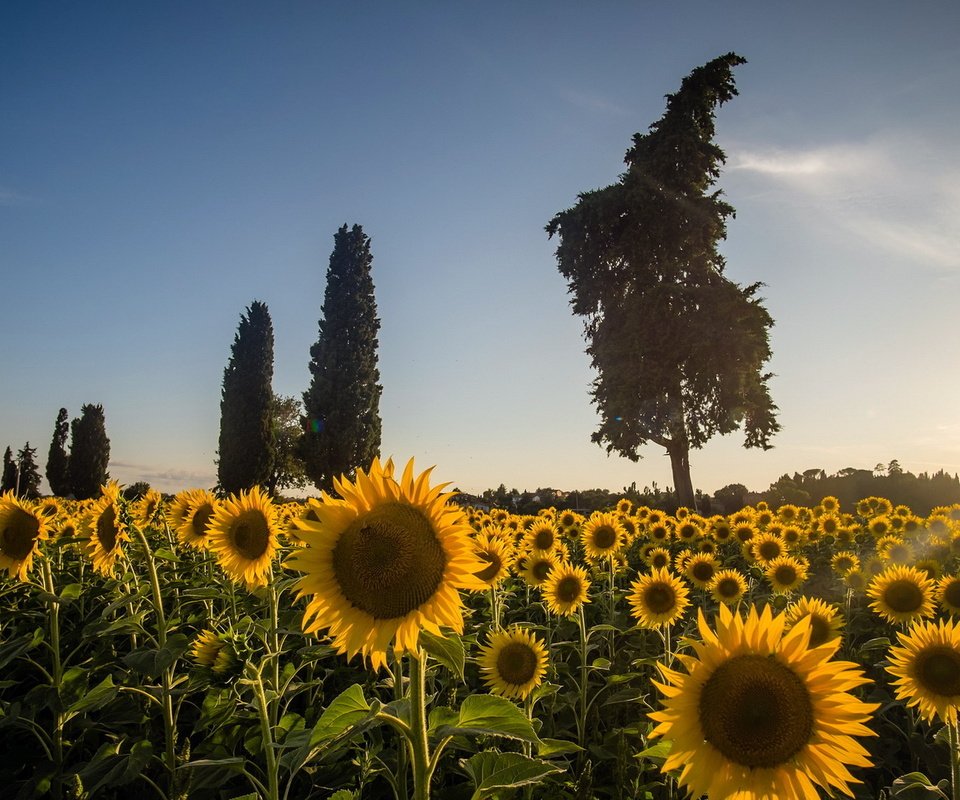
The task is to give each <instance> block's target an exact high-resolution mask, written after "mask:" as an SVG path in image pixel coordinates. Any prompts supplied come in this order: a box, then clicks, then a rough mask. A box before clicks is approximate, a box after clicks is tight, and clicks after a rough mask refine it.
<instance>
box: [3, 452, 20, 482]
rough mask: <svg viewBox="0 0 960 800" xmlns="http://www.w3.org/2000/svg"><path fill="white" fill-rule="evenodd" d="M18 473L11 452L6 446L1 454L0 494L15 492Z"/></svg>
mask: <svg viewBox="0 0 960 800" xmlns="http://www.w3.org/2000/svg"><path fill="white" fill-rule="evenodd" d="M18 472H19V470H18V469H17V462H16V461H14V460H13V451H12V450H11V449H10V448H9V446H8V447H7V449H6V450H5V451H4V453H3V477H2V478H0V493H3V492H13V491H15V490H16V488H17V474H18Z"/></svg>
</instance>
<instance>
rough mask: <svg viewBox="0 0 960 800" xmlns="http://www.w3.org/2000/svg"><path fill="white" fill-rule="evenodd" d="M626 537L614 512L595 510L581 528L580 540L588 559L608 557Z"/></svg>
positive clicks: (621, 544)
mask: <svg viewBox="0 0 960 800" xmlns="http://www.w3.org/2000/svg"><path fill="white" fill-rule="evenodd" d="M626 538H627V532H626V531H625V530H624V528H623V525H622V524H621V522H620V519H619V517H618V516H617V515H616V514H611V513H603V512H601V511H595V512H594V513H593V514H591V515H590V519H588V520H587V521H586V523H585V524H584V525H583V528H582V529H581V533H580V541H581V542H582V543H583V549H584V552H585V553H586V556H587V558H589V559H598V558H610V557H611V556H613V554H614V553H616V552H617V551H618V550H620V548H621V547H622V546H623V544H624V542H625V541H626Z"/></svg>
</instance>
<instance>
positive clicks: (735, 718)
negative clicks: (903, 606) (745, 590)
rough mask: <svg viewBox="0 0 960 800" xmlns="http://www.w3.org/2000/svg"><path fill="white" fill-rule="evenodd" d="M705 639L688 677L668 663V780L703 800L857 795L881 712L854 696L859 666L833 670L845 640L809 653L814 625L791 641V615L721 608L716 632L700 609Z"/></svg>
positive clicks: (659, 730) (661, 722)
mask: <svg viewBox="0 0 960 800" xmlns="http://www.w3.org/2000/svg"><path fill="white" fill-rule="evenodd" d="M698 613H699V629H700V635H701V639H702V641H699V642H693V648H694V655H688V656H683V657H682V658H681V661H682V663H683V666H684V667H685V668H686V673H685V674H684V673H681V672H675V671H674V670H672V669H669V668H668V667H666V666H663V665H660V672H661V674H662V675H663V678H664V682H663V683H658V682H655V685H656V686H657V688H659V689H660V691H661V692H662V693H663V694H664V695H665V699H664V700H663V708H662V710H660V711H657V712H654V713H653V714H651V715H650V716H651V718H652V719H653V720H654V721H655V722H657V723H658V724H657V727H656V728H655V729H654V730H653V732H652V734H651V735H652V736H663V737H664V738H666V739H667V740H669V741H670V753H669V755H668V756H667V759H666V761H665V762H664V764H663V770H664V772H667V771H670V770H674V769H678V768H679V769H680V775H679V779H678V780H679V782H680V784H681V785H684V786H685V787H686V788H687V789H688V790H689V792H690V794H691V795H692V796H694V797H700V796H703V795H707V796H709V797H717V798H719V797H731V798H733V797H735V798H743V800H747V799H748V798H759V797H776V798H779V800H807V799H808V798H814V797H817V796H818V794H817V790H816V788H815V784H816V785H819V786H821V787H822V788H823V789H825V790H827V792H829V793H831V794H832V793H833V791H834V790H839V791H840V792H842V793H844V794H847V795H851V796H852V792H851V790H850V784H851V783H856V782H857V780H856V779H855V778H854V777H853V776H852V775H850V773H849V772H848V770H847V766H848V765H855V766H862V767H869V766H870V762H869V759H868V753H867V751H866V750H865V749H864V748H863V747H861V746H860V744H859V743H858V742H857V741H856V740H855V739H854V738H853V737H854V736H864V735H871V731H870V730H869V729H868V728H866V727H865V726H864V724H863V723H864V722H866V721H867V720H868V719H869V718H870V715H871V713H872V712H873V711H874V710H875V709H876V708H877V706H876V705H868V704H866V703H863V702H861V701H860V700H859V699H857V698H856V697H855V696H854V695H853V694H851V693H850V692H849V691H848V690H849V689H851V688H854V687H856V686H859V685H862V684H864V683H867V680H866V678H864V677H863V672H862V670H861V669H860V667H859V666H858V665H856V664H852V663H849V662H843V661H840V662H833V661H830V658H831V657H832V656H833V655H834V653H835V652H836V649H837V647H838V645H839V641H833V642H828V643H826V644H824V645H822V646H820V647H818V648H816V649H811V648H810V647H809V637H810V624H809V621H808V620H807V619H803V620H801V621H800V622H799V623H797V625H795V626H794V627H793V628H792V629H791V630H790V631H789V632H787V633H784V628H785V619H784V616H783V615H782V614H781V615H778V616H776V617H775V616H773V614H772V612H771V609H770V607H769V606H767V607H765V608H764V610H763V612H762V613H759V614H758V613H757V610H756V608H755V607H751V608H750V611H749V613H748V615H747V617H746V618H743V617H742V616H740V615H739V614H734V613H733V612H732V611H730V610H729V609H728V608H727V606H725V605H721V606H720V615H719V621H718V623H717V626H716V629H715V630H714V629H712V628H711V627H710V626H709V624H708V623H707V621H706V619H705V617H704V615H703V611H702V610H701V611H699V612H698Z"/></svg>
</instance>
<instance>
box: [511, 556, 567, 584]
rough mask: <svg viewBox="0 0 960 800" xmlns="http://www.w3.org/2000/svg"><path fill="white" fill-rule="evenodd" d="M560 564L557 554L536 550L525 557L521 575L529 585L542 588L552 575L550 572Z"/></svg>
mask: <svg viewBox="0 0 960 800" xmlns="http://www.w3.org/2000/svg"><path fill="white" fill-rule="evenodd" d="M559 563H560V561H559V559H558V558H557V556H556V554H555V553H547V552H541V551H540V550H534V551H533V552H530V553H527V554H526V556H524V558H523V566H522V567H521V569H520V574H521V576H522V577H523V579H524V580H525V581H526V582H527V584H528V585H530V586H540V585H541V584H542V583H543V582H544V581H545V580H546V579H547V577H548V576H549V575H550V570H552V569H553V568H554V567H555V566H557V564H559Z"/></svg>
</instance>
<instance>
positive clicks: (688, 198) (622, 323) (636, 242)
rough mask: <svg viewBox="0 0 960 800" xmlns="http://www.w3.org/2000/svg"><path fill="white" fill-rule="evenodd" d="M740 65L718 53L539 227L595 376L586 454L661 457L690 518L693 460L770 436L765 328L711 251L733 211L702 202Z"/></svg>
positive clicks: (756, 306)
mask: <svg viewBox="0 0 960 800" xmlns="http://www.w3.org/2000/svg"><path fill="white" fill-rule="evenodd" d="M743 63H745V62H744V59H743V58H741V57H740V56H738V55H736V54H735V53H728V54H727V55H724V56H721V57H720V58H717V59H714V60H713V61H711V62H709V63H708V64H705V65H704V66H702V67H698V68H697V69H695V70H693V72H691V73H690V75H688V76H687V77H686V78H685V79H684V80H683V82H682V84H681V86H680V90H679V91H678V92H676V93H675V94H670V95H667V110H666V113H665V114H664V115H663V117H661V119H660V120H659V121H657V122H655V123H654V124H653V125H651V126H650V129H649V132H648V133H645V134H642V133H637V134H636V135H635V136H634V137H633V146H632V147H631V148H630V149H629V150H628V151H627V154H626V156H625V159H624V160H625V162H626V165H627V170H626V172H624V173H623V174H622V175H621V176H620V178H619V180H618V181H617V182H616V183H615V184H612V185H611V186H607V187H605V188H603V189H597V190H595V191H590V192H585V193H582V194H580V195H579V199H578V202H577V204H576V205H575V206H574V207H573V208H570V209H567V210H565V211H561V212H560V213H558V214H557V215H556V216H554V218H553V219H552V220H551V221H550V222H549V224H548V225H547V232H548V234H549V235H550V236H551V237H552V236H554V235H556V236H557V237H558V238H559V245H558V247H557V251H556V255H557V263H558V268H559V270H560V273H561V274H562V275H563V276H564V278H566V279H567V283H568V289H569V292H570V294H571V300H570V302H571V306H572V308H573V311H574V313H575V314H577V315H579V316H582V317H584V330H585V337H586V338H587V340H588V347H587V353H588V354H589V355H590V357H591V362H592V365H593V367H594V368H595V370H596V372H597V377H596V379H595V380H594V382H593V387H592V392H591V393H592V396H593V402H594V404H595V405H596V406H597V410H598V412H599V414H600V420H601V421H600V426H599V428H598V429H597V431H596V432H595V433H594V434H593V436H592V439H593V441H594V442H596V443H598V444H600V445H605V446H606V449H607V451H608V452H610V451H616V452H617V453H619V454H621V455H623V456H625V457H627V458H630V459H632V460H634V461H636V460H637V459H638V458H639V457H640V453H639V450H640V448H641V447H642V446H643V445H645V444H647V443H649V442H652V443H654V444H657V445H660V446H661V447H663V448H665V449H666V451H667V453H668V454H669V455H670V459H671V467H672V471H673V478H674V485H675V489H676V492H677V495H678V498H679V499H680V502H681V503H689V504H691V505H692V504H693V502H694V491H693V483H692V480H691V478H690V463H689V451H690V449H691V448H694V449H696V448H700V447H702V446H703V445H704V444H705V443H706V442H707V441H708V440H709V439H710V438H712V437H713V436H714V435H716V434H718V433H719V434H726V433H730V432H732V431H734V430H736V429H737V428H738V427H740V426H741V425H742V426H743V429H744V432H745V436H746V439H745V445H746V446H747V447H763V448H768V447H769V446H770V445H769V439H770V437H771V436H772V435H773V434H774V433H776V432H777V431H778V430H779V427H780V426H779V424H778V423H777V421H776V406H775V405H774V404H773V402H772V400H771V397H770V393H769V391H768V388H767V381H768V379H769V378H770V377H771V376H770V373H767V372H764V371H763V365H764V364H765V363H766V362H767V361H768V360H769V358H770V355H771V352H770V347H769V338H768V331H769V328H770V327H771V326H772V325H773V320H772V318H771V317H770V315H769V314H768V313H767V311H766V309H765V308H764V307H763V304H762V302H761V300H760V298H759V297H758V296H757V292H758V291H759V289H760V287H761V286H762V284H760V283H753V284H751V285H749V286H740V285H739V284H737V283H735V282H733V281H731V280H730V279H728V278H727V277H726V276H725V275H724V266H725V264H724V259H723V257H722V255H721V254H720V253H719V251H718V249H717V248H718V244H719V242H720V241H722V240H723V239H724V238H725V236H726V221H727V218H728V217H732V216H733V215H734V209H733V207H732V206H731V205H729V204H728V203H727V202H725V201H724V200H723V199H722V198H721V192H720V191H713V190H712V187H713V185H714V184H715V182H716V180H717V178H718V177H719V175H720V167H721V165H722V164H723V163H724V161H725V156H724V153H723V151H722V150H721V149H720V148H719V147H718V146H717V145H716V144H715V143H714V141H713V137H714V119H715V113H716V109H717V107H718V106H719V105H721V104H723V103H724V102H726V101H728V100H730V99H731V98H732V97H733V96H734V95H736V93H737V92H736V88H735V85H734V80H733V68H734V67H736V66H738V65H740V64H743Z"/></svg>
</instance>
